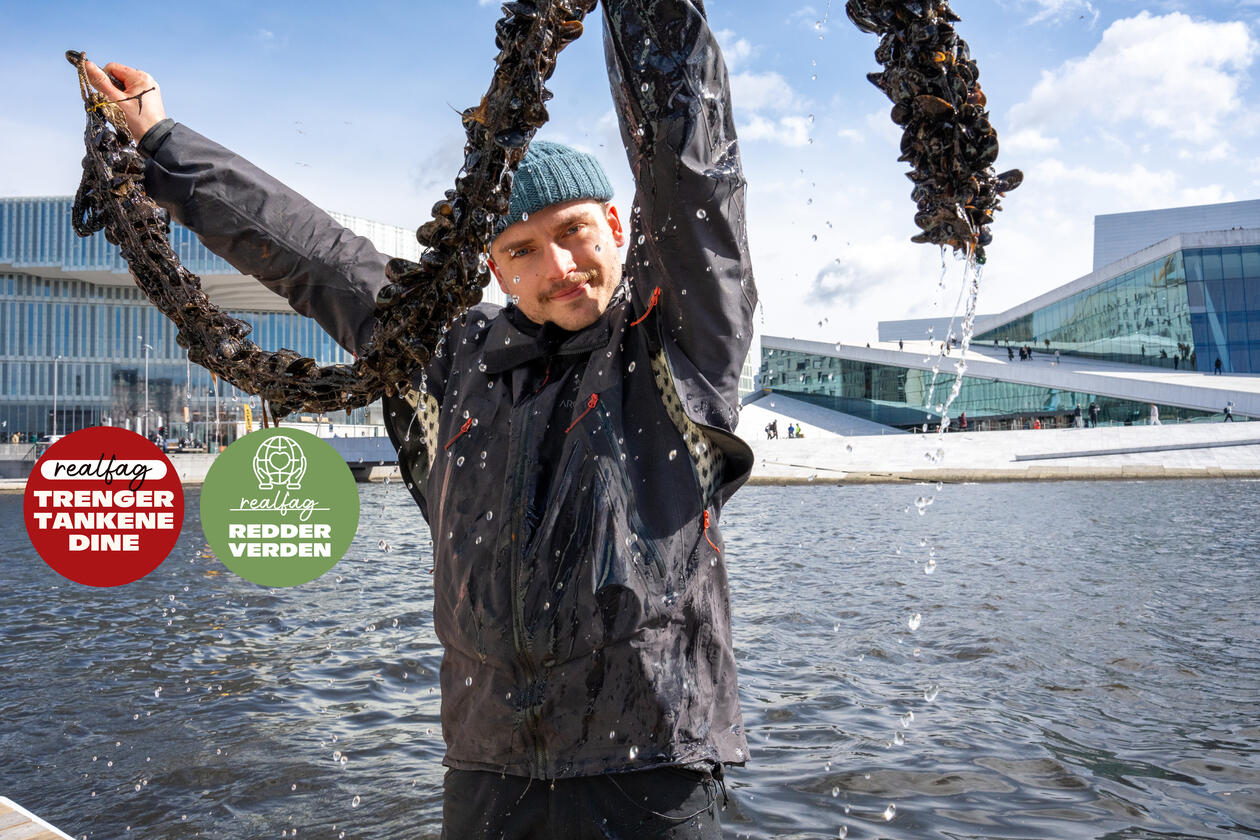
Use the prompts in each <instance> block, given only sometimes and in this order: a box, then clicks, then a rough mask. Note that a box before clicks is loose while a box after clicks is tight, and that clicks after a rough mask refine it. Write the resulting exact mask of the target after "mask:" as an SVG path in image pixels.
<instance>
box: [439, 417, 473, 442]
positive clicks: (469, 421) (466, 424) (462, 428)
mask: <svg viewBox="0 0 1260 840" xmlns="http://www.w3.org/2000/svg"><path fill="white" fill-rule="evenodd" d="M471 428H472V418H471V417H469V418H468V419H467V420H465V421H464V425H462V426H460V427H459V431H458V432H456V433H455V437H453V438H451V439H450V440H448V441H447V442H446V446H443V447H442V448H443V449H450V448H451V444H452V443H454V442H455V441H457V440H459V436H460V435H462V434H463V433H464V432H466V431H468V430H469V429H471Z"/></svg>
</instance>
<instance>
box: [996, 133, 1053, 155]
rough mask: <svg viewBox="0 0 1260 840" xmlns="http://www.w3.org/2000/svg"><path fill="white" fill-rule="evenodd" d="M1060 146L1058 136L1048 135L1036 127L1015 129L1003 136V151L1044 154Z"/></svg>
mask: <svg viewBox="0 0 1260 840" xmlns="http://www.w3.org/2000/svg"><path fill="white" fill-rule="evenodd" d="M1057 148H1059V140H1058V138H1057V137H1047V136H1046V135H1044V134H1042V133H1041V132H1040V131H1038V130H1037V129H1035V128H1025V129H1024V130H1022V131H1015V132H1012V133H1011V134H1008V135H1006V136H1004V137H1003V138H1002V151H1004V152H1017V153H1018V152H1025V153H1030V154H1044V153H1045V152H1052V151H1054V150H1055V149H1057Z"/></svg>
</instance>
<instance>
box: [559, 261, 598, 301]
mask: <svg viewBox="0 0 1260 840" xmlns="http://www.w3.org/2000/svg"><path fill="white" fill-rule="evenodd" d="M599 276H600V274H599V269H597V268H590V269H587V270H586V271H575V272H573V273H572V274H570V275H569V282H567V283H565V284H564V285H561V286H555V287H553V288H551V289H548V290H547V299H548V300H550V299H551V298H553V297H556V296H557V295H562V294H564V293H565V292H567V291H569V290H571V289H573V288H575V287H577V286H580V285H582V284H583V283H589V284H591V285H592V286H594V285H597V284H596V281H597V280H599Z"/></svg>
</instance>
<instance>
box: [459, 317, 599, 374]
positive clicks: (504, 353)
mask: <svg viewBox="0 0 1260 840" xmlns="http://www.w3.org/2000/svg"><path fill="white" fill-rule="evenodd" d="M612 308H613V307H612V304H611V303H610V304H609V308H608V310H605V311H604V314H603V315H601V316H600V317H599V320H597V321H596V322H595V323H593V324H591V325H590V326H589V327H586V328H585V329H582V330H579V331H577V332H569V331H568V330H564V329H561V328H560V327H557V326H556V325H555V324H543V325H542V326H539V325H538V324H535V323H533V322H531V321H530V320H529V319H528V318H526V317H525V316H524V315H523V314H522V313H521V311H520V310H519V309H517V308H516V307H514V306H511V305H509V306H507V307H505V308H504V310H503V311H502V312H501V313H499V317H497V318H495V319H494V320H493V321H491V322H490V329H489V330H488V331H487V332H486V343H485V345H484V346H485V348H486V349H485V352H484V353H483V354H482V361H483V362H484V363H485V365H486V371H485V372H486V373H490V374H499V373H503V372H504V371H506V370H511V369H512V368H515V367H520V366H521V365H524V364H528V363H529V362H532V361H534V360H535V359H541V358H543V357H544V356H576V355H580V354H586V353H590V352H591V351H593V350H597V349H599V348H600V347H603V346H604V345H606V344H607V343H608V341H609V339H610V338H611V337H612V327H611V326H609V323H608V311H609V310H611V309H612Z"/></svg>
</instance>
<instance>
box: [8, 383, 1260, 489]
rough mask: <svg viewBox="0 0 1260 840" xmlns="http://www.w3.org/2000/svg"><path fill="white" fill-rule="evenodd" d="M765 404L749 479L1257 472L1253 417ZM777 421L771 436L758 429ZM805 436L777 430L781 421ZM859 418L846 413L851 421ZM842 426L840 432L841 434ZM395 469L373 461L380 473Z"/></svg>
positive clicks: (193, 473)
mask: <svg viewBox="0 0 1260 840" xmlns="http://www.w3.org/2000/svg"><path fill="white" fill-rule="evenodd" d="M775 404H776V407H777V408H779V409H782V411H783V413H778V412H771V411H769V410H768V409H766V408H762V407H761V406H760V404H755V405H749V406H746V407H745V408H744V412H743V415H742V417H741V420H740V429H739V431H740V434H741V435H742V436H744V438H745V439H746V440H747V441H748V442H749V443H750V444H751V445H752V447H753V452H754V454H755V455H756V462H755V463H754V465H753V475H752V479H751V482H752V483H754V484H797V483H800V484H808V483H814V482H817V483H820V484H836V483H843V484H857V483H883V482H892V483H895V482H903V481H946V482H957V481H1037V480H1050V481H1063V480H1110V479H1148V478H1260V423H1254V422H1252V423H1182V424H1180V425H1163V426H1109V427H1106V426H1105V427H1101V428H1097V429H1043V430H1038V431H1003V432H951V433H950V434H948V435H945V436H944V437H943V438H942V437H939V436H937V435H936V434H934V433H929V434H907V433H900V434H887V435H878V434H876V435H872V434H870V433H869V429H865V428H862V427H860V426H858V425H854V426H852V427H849V426H845V425H844V424H843V423H840V424H839V425H838V426H837V424H836V421H834V420H831V421H829V422H831V424H832V425H833V427H835V428H834V429H828V428H826V427H824V426H820V425H815V424H814V422H811V421H813V420H814V419H815V417H816V414H815V412H817V419H818V420H819V421H820V422H827V418H826V417H825V415H831V418H834V417H835V416H836V415H835V414H833V413H832V412H826V411H822V410H820V409H816V408H814V407H813V406H809V405H808V404H806V403H800V402H798V401H796V400H791V399H790V398H785V397H781V396H780V397H778V398H777V399H776V400H775ZM776 417H777V418H778V420H779V434H780V438H779V439H778V440H765V435H764V433H763V432H762V431H761V430H762V429H764V427H765V425H766V424H767V423H769V422H770V420H771V419H772V418H776ZM802 422H803V423H804V425H805V434H806V437H805V438H802V439H787V438H786V437H783V435H786V433H787V427H788V424H789V423H802ZM862 422H863V421H860V420H858V421H856V423H857V424H861V423H862ZM845 431H847V432H849V433H847V434H846V433H844V432H845ZM169 457H170V459H171V462H172V463H173V464H174V466H175V468H176V470H177V471H178V472H179V476H180V480H181V481H183V482H184V484H186V485H198V484H200V483H201V482H202V481H204V480H205V476H206V472H207V470H209V468H210V465H211V464H212V463H214V456H213V455H180V454H174V455H170V456H169ZM396 475H397V468H396V467H389V466H381V467H374V468H373V469H372V471H371V473H370V474H368V475H366V476H365V477H367V478H369V479H371V480H374V481H380V480H383V479H384V478H386V477H387V476H396ZM25 485H26V482H25V479H21V478H10V479H0V492H21V491H22V490H23V489H24V488H25Z"/></svg>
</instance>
